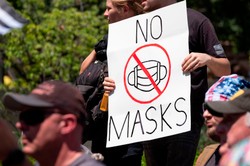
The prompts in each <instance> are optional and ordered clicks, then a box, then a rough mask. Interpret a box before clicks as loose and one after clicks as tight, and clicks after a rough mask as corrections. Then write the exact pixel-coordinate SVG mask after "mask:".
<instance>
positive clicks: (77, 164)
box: [70, 154, 105, 166]
mask: <svg viewBox="0 0 250 166" xmlns="http://www.w3.org/2000/svg"><path fill="white" fill-rule="evenodd" d="M70 166H105V165H104V164H103V163H101V162H99V161H96V160H95V159H93V158H91V157H90V156H89V155H87V154H82V155H81V156H80V157H78V158H77V159H76V160H75V161H74V162H73V163H71V164H70Z"/></svg>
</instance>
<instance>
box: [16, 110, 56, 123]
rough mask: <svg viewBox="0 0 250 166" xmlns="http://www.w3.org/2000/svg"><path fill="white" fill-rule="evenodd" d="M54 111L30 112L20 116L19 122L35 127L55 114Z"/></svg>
mask: <svg viewBox="0 0 250 166" xmlns="http://www.w3.org/2000/svg"><path fill="white" fill-rule="evenodd" d="M53 113H54V112H53V111H52V110H50V111H48V110H28V111H23V112H21V113H20V115H19V120H20V121H21V122H23V123H25V124H26V125H29V126H35V125H38V124H40V123H42V122H43V121H44V120H45V119H46V118H47V117H48V116H50V115H51V114H53Z"/></svg>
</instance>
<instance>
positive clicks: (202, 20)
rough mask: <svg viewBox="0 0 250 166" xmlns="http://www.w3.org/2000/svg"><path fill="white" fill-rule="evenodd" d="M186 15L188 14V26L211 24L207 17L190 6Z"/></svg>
mask: <svg viewBox="0 0 250 166" xmlns="http://www.w3.org/2000/svg"><path fill="white" fill-rule="evenodd" d="M187 16H188V24H189V26H198V27H199V26H203V25H209V26H212V24H211V21H210V20H209V18H208V17H206V16H205V15H204V14H202V13H201V12H199V11H196V10H194V9H191V8H187Z"/></svg>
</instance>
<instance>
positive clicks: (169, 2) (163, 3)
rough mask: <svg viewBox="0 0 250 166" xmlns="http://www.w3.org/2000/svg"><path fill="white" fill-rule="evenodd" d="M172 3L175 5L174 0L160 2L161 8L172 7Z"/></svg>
mask: <svg viewBox="0 0 250 166" xmlns="http://www.w3.org/2000/svg"><path fill="white" fill-rule="evenodd" d="M174 3H176V0H165V1H163V0H162V4H161V7H166V6H169V5H172V4H174Z"/></svg>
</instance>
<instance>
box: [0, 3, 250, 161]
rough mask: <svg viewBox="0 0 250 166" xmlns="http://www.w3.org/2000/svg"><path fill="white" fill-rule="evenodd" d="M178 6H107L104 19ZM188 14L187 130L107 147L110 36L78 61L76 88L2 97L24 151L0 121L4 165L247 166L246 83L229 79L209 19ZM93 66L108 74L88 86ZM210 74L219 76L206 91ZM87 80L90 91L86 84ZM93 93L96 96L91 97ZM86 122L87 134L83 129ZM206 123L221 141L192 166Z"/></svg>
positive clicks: (53, 85)
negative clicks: (88, 143)
mask: <svg viewBox="0 0 250 166" xmlns="http://www.w3.org/2000/svg"><path fill="white" fill-rule="evenodd" d="M176 2H177V1H176V0H133V1H130V0H106V11H105V13H104V16H105V17H106V18H107V20H108V22H109V24H112V23H115V22H118V21H121V20H124V19H127V18H130V17H133V16H135V15H138V14H142V13H145V12H151V11H154V10H157V9H160V8H162V7H165V6H169V5H173V4H175V3H176ZM187 16H188V28H189V55H187V56H186V58H185V59H183V63H182V71H183V72H184V73H190V74H191V94H190V95H191V103H190V104H191V131H189V132H185V133H181V134H176V135H173V136H168V137H163V138H159V139H154V140H149V141H144V142H138V143H133V144H127V145H122V146H117V147H113V148H106V135H107V132H106V129H105V126H107V115H108V110H105V111H103V110H101V109H100V105H101V102H102V100H104V98H102V97H103V96H104V94H108V95H110V94H112V93H115V87H116V85H115V81H114V80H113V79H112V78H110V77H109V76H108V68H107V55H106V53H107V51H106V50H107V41H108V35H105V36H104V38H103V39H102V40H101V41H100V42H98V43H97V44H96V45H95V47H94V50H93V51H92V52H91V53H90V55H89V56H88V57H87V58H86V59H85V60H84V61H83V62H82V64H81V67H80V72H79V77H78V79H77V80H76V83H77V85H79V86H75V85H72V84H70V83H66V82H63V81H56V80H54V81H45V82H43V83H41V84H38V86H37V87H36V88H35V89H33V90H32V91H31V92H30V93H29V94H27V95H25V94H17V93H9V92H8V93H6V94H5V95H4V98H3V104H4V106H5V107H6V108H7V109H8V110H11V111H18V112H19V120H18V122H17V123H16V127H17V128H18V129H19V130H20V131H21V143H22V148H19V146H18V144H17V139H16V138H15V137H14V136H13V134H12V133H11V130H10V129H9V126H8V124H7V123H6V122H5V121H4V120H2V119H1V120H0V135H1V141H0V160H1V161H2V165H3V166H11V165H23V166H28V165H41V166H50V165H51V166H64V165H71V166H74V165H85V166H88V165H89V166H90V165H91V166H99V165H100V166H101V165H107V166H113V165H114V166H117V165H119V166H123V165H124V166H125V165H126V166H127V165H130V166H140V165H141V159H142V156H143V152H144V154H145V159H146V164H147V166H192V165H194V164H195V165H196V166H202V165H206V166H217V165H220V166H229V165H230V166H234V165H235V166H236V165H249V164H250V155H249V152H250V151H248V149H249V147H250V142H249V141H250V139H249V138H248V136H249V135H250V113H249V112H250V105H249V104H250V102H248V101H249V99H250V89H249V88H250V83H249V82H248V81H247V80H245V79H244V78H242V77H240V76H238V75H236V74H232V75H230V74H231V71H230V62H229V60H228V59H227V57H226V54H225V53H224V50H223V47H222V46H221V44H220V41H219V39H218V37H217V35H216V33H215V30H214V27H213V26H212V24H211V22H210V20H209V19H208V18H207V17H206V16H204V15H203V14H201V13H200V12H198V11H195V10H193V9H190V8H188V9H187ZM97 63H101V64H102V65H101V66H102V67H104V69H105V70H104V71H103V73H98V74H99V75H98V74H97V75H98V77H96V80H94V81H92V80H91V81H89V80H88V78H89V77H88V76H89V75H90V74H96V73H91V70H92V69H93V65H96V64H97ZM207 69H209V71H210V72H212V73H213V74H214V75H215V76H216V77H220V79H218V81H217V82H215V83H214V84H213V85H212V86H211V87H210V88H209V89H208V83H207ZM86 82H88V83H89V84H88V86H83V85H85V84H86ZM100 82H101V84H100ZM90 85H91V86H92V87H94V88H93V89H91V88H90ZM81 88H83V89H81ZM84 88H85V89H84ZM86 88H88V89H86ZM79 89H80V90H79ZM93 91H94V92H95V91H97V92H98V93H97V92H96V93H95V94H94V95H90V94H91V93H92V92H93ZM83 92H85V94H84V95H83ZM90 92H91V93H90ZM72 94H73V95H72ZM93 101H95V102H93ZM90 103H91V104H90ZM90 122H91V124H92V125H93V126H92V128H88V126H89V123H90ZM204 122H205V125H206V127H207V135H208V136H209V137H210V138H211V139H212V140H214V141H215V142H218V143H216V144H213V145H209V146H208V147H206V148H205V149H204V151H203V152H202V153H201V154H200V156H199V157H198V159H197V161H196V163H194V162H195V155H196V151H197V146H198V142H199V139H200V132H201V128H202V126H203V124H204ZM90 129H92V131H91V136H90V138H89V137H88V138H86V139H85V136H86V135H85V134H84V133H87V132H89V130H90ZM88 139H91V141H92V147H91V149H87V148H86V147H85V146H84V145H82V144H83V143H84V142H85V141H86V140H88ZM92 153H94V154H95V153H100V155H93V154H92ZM100 156H101V157H100ZM29 157H32V158H34V160H35V161H33V160H30V158H29Z"/></svg>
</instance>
